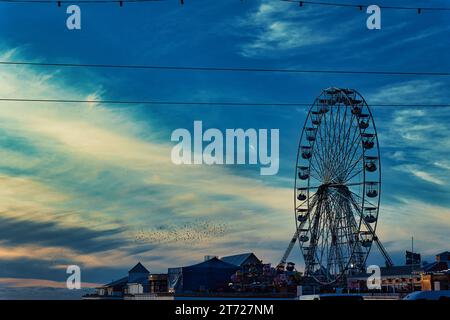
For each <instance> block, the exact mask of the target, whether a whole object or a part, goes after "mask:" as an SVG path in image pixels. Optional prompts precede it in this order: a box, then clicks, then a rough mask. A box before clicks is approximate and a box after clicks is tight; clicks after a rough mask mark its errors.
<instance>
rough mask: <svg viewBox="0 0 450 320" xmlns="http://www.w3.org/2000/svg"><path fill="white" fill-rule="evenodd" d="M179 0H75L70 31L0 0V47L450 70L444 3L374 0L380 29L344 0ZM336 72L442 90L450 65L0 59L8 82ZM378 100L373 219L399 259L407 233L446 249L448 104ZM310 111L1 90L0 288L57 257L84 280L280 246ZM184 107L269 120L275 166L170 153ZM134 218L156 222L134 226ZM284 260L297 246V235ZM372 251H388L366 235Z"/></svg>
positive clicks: (92, 90) (134, 91) (193, 96)
mask: <svg viewBox="0 0 450 320" xmlns="http://www.w3.org/2000/svg"><path fill="white" fill-rule="evenodd" d="M185 2H186V4H185V5H184V6H180V5H179V4H178V2H177V1H171V0H168V1H164V2H161V3H144V4H126V5H125V6H124V7H122V8H120V7H119V6H115V5H112V4H111V5H96V4H92V5H81V9H82V30H80V31H69V30H67V29H66V27H65V19H66V16H67V15H66V14H65V8H64V6H63V7H61V8H58V7H57V6H56V5H48V4H45V5H42V4H35V5H24V4H7V3H1V4H0V58H1V59H0V60H3V61H4V60H12V61H14V60H17V61H20V60H26V61H36V62H72V63H105V64H108V63H110V64H142V65H180V66H221V67H255V68H258V67H260V68H263V67H264V68H307V69H342V70H344V69H351V70H395V71H436V72H439V71H447V72H448V70H450V59H449V58H448V56H449V53H448V52H449V50H450V40H448V39H449V37H448V35H449V33H450V24H449V23H448V22H449V19H450V14H447V13H427V12H425V13H423V14H421V15H417V14H416V13H413V12H408V11H388V10H385V11H383V12H382V29H381V30H379V31H369V30H367V29H366V27H365V19H366V14H364V12H360V11H358V10H355V9H348V8H326V7H325V8H324V7H315V6H314V7H312V6H305V7H303V8H299V7H298V6H297V5H295V4H292V3H284V2H280V1H274V0H272V1H243V2H241V1H215V2H211V1H185ZM378 3H379V4H383V3H387V2H378ZM420 3H422V4H424V5H427V6H432V5H433V6H437V7H438V6H445V5H446V2H445V1H437V0H434V1H432V3H430V1H417V5H420ZM389 4H398V5H408V3H407V2H406V1H394V2H393V1H389ZM330 86H337V87H348V88H355V89H357V90H358V91H359V92H361V93H362V95H363V96H364V97H365V98H366V100H367V102H368V103H369V105H370V104H377V103H386V102H389V103H402V104H408V103H411V104H421V103H423V104H430V103H448V102H449V101H448V96H447V93H448V88H449V87H450V79H449V77H427V76H382V75H330V74H313V75H312V74H276V73H271V74H263V73H231V72H229V73H227V72H195V71H158V70H111V69H71V68H66V69H64V68H44V67H24V66H1V67H0V96H1V97H2V98H11V97H14V98H25V97H28V98H55V99H56V98H70V99H104V100H109V99H118V100H172V101H174V100H175V101H177V100H188V101H249V102H259V101H260V102H312V101H313V100H314V98H315V97H316V96H317V95H318V94H319V93H320V91H321V90H322V89H324V88H327V87H330ZM372 111H373V113H374V117H375V121H376V123H377V128H378V133H379V139H380V145H381V152H382V164H383V195H382V206H381V210H380V222H379V226H378V227H379V229H378V233H379V235H380V238H381V239H382V240H383V242H384V243H385V245H386V247H387V249H388V251H389V252H390V253H391V255H392V256H393V257H394V260H395V262H396V263H398V264H401V263H403V252H404V250H405V249H407V248H409V246H410V238H411V236H412V235H414V237H415V242H416V249H417V250H418V251H420V252H422V253H423V255H424V256H425V257H427V259H428V260H431V259H433V258H432V256H433V255H434V254H436V253H438V252H440V251H444V250H448V249H449V248H448V244H449V235H448V234H449V232H448V230H449V227H450V218H449V214H450V198H449V197H448V194H449V191H450V190H449V179H448V178H449V176H450V160H449V159H448V154H449V152H450V143H449V140H448V136H449V133H450V125H449V120H450V109H444V108H439V109H429V108H422V107H406V108H396V107H383V108H376V107H375V108H373V109H372ZM305 115H306V108H304V107H276V106H265V107H218V106H167V105H160V106H158V105H154V106H148V105H130V106H124V105H122V106H117V105H107V104H102V105H99V104H88V105H87V104H48V103H47V104H46V103H12V102H0V133H1V135H0V152H1V157H0V180H1V181H2V188H0V189H1V190H0V199H1V201H0V203H1V204H0V206H1V208H0V210H1V212H2V214H1V216H0V219H1V223H0V286H1V287H0V288H1V290H0V298H7V297H10V296H12V294H13V291H11V290H12V289H11V287H14V290H15V291H14V292H15V293H14V294H17V295H19V296H20V295H21V294H23V295H25V291H26V292H27V294H30V291H29V290H28V291H27V290H22V291H21V289H22V286H23V285H24V283H25V282H28V283H33V284H35V286H36V287H52V288H58V284H57V283H60V282H61V281H64V280H65V277H66V274H65V266H66V265H68V264H78V265H80V266H81V267H82V279H83V281H84V282H86V283H102V282H105V281H110V280H111V279H117V278H118V277H120V276H122V274H123V273H124V272H125V271H126V270H128V268H129V267H131V266H132V265H133V264H134V263H135V262H137V261H138V260H140V261H142V262H143V263H144V264H145V265H146V266H147V267H148V268H149V269H150V270H151V271H156V272H163V271H165V270H166V268H167V267H170V266H179V265H185V264H192V263H194V262H196V261H199V260H201V259H202V257H203V256H204V255H206V254H215V255H227V254H233V253H240V252H247V251H254V252H255V253H256V254H257V255H258V256H260V257H261V258H262V259H263V260H264V261H267V262H272V263H276V262H278V260H279V258H280V256H281V255H282V252H283V251H284V249H285V247H286V245H287V243H288V241H289V239H290V237H291V235H292V233H293V231H294V220H293V214H292V212H293V208H292V186H293V174H294V173H293V168H294V163H295V156H296V147H297V143H298V139H299V135H300V132H301V128H302V125H303V122H304V119H305ZM194 120H202V121H203V125H204V127H205V128H208V127H211V128H220V129H225V128H268V129H270V128H279V129H280V172H279V174H278V175H276V176H265V177H263V176H260V175H259V168H257V167H255V166H252V167H246V168H242V167H236V166H235V167H233V166H226V167H224V166H212V167H207V166H192V167H185V166H181V167H177V166H174V165H173V164H172V163H171V162H170V150H171V147H172V146H173V143H172V142H171V141H170V134H171V132H172V131H173V130H175V129H177V128H192V125H193V121H194ZM141 231H143V232H147V233H151V234H157V235H160V236H161V237H160V238H162V239H165V240H164V241H155V239H153V238H152V239H150V240H151V241H136V237H137V235H138V234H139V232H141ZM180 234H188V235H189V236H186V237H181V238H180V236H179V235H180ZM147 240H148V239H147ZM292 260H294V261H297V262H298V263H300V264H301V258H300V253H299V252H297V251H294V252H293V255H292ZM369 261H372V262H378V263H381V261H382V259H381V258H380V257H379V254H378V252H377V251H376V249H374V251H373V254H372V255H371V257H370V258H369ZM22 279H33V282H31V280H26V281H25V280H22ZM55 283H56V284H55ZM55 290H56V289H55ZM38 292H39V293H37V294H43V293H42V292H40V291H38ZM53 292H54V291H51V292H50V293H49V296H52V297H53V296H54V294H53Z"/></svg>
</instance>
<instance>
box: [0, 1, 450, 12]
mask: <svg viewBox="0 0 450 320" xmlns="http://www.w3.org/2000/svg"><path fill="white" fill-rule="evenodd" d="M160 1H165V0H0V2H4V3H17V4H20V3H28V4H29V3H35V4H39V3H40V4H42V3H47V4H49V3H53V4H57V5H58V6H61V4H63V3H66V4H68V3H71V4H75V3H80V4H110V3H118V4H119V5H120V6H123V4H125V3H144V2H160ZM242 1H243V0H241V2H242ZM279 1H282V2H294V3H298V5H299V6H301V7H303V6H305V5H311V6H327V7H347V8H358V9H359V10H363V9H364V8H367V7H368V6H369V5H368V4H355V3H344V2H327V1H303V0H279ZM178 2H179V3H180V4H182V5H184V0H178ZM379 7H380V8H381V9H389V10H413V11H417V13H419V14H420V13H422V12H424V11H434V12H439V11H441V12H442V11H447V12H450V7H411V6H390V5H379Z"/></svg>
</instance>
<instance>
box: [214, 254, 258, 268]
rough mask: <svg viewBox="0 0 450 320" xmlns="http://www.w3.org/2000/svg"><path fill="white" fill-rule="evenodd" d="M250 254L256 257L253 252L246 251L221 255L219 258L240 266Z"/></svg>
mask: <svg viewBox="0 0 450 320" xmlns="http://www.w3.org/2000/svg"><path fill="white" fill-rule="evenodd" d="M252 256H254V257H255V258H256V256H255V254H254V253H253V252H248V253H241V254H235V255H232V256H226V257H222V258H221V259H220V260H222V261H224V262H227V263H231V264H234V265H236V266H241V265H242V264H243V263H244V262H245V261H246V260H247V259H248V258H250V257H252ZM256 259H257V258H256Z"/></svg>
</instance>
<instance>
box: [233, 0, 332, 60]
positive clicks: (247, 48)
mask: <svg viewBox="0 0 450 320" xmlns="http://www.w3.org/2000/svg"><path fill="white" fill-rule="evenodd" d="M306 17H307V19H305V18H306ZM321 21H322V20H321V17H320V16H318V15H317V11H314V9H311V8H310V9H305V10H301V11H300V10H297V8H293V7H292V4H290V3H283V2H274V1H263V2H262V3H261V4H260V5H259V6H258V7H257V9H256V10H255V11H254V12H252V13H250V14H249V15H248V17H246V18H245V20H243V21H241V23H240V26H241V27H249V28H250V29H251V31H249V34H248V37H249V38H250V40H249V41H248V42H246V43H245V44H244V45H243V46H242V48H241V54H242V55H243V56H246V57H254V56H267V55H272V54H275V53H276V54H284V53H286V52H288V51H289V50H293V49H300V48H303V47H308V46H313V45H319V44H324V43H327V42H330V41H333V40H334V39H336V36H335V34H334V33H332V32H330V31H329V30H328V31H327V32H325V30H324V29H323V28H320V22H321Z"/></svg>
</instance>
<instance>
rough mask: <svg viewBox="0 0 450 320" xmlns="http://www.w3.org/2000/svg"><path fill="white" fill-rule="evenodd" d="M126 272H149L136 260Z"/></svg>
mask: <svg viewBox="0 0 450 320" xmlns="http://www.w3.org/2000/svg"><path fill="white" fill-rule="evenodd" d="M128 273H150V271H148V270H147V268H146V267H144V266H143V265H142V263H140V262H138V263H137V264H136V265H135V266H134V267H133V268H131V270H130V271H128Z"/></svg>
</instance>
